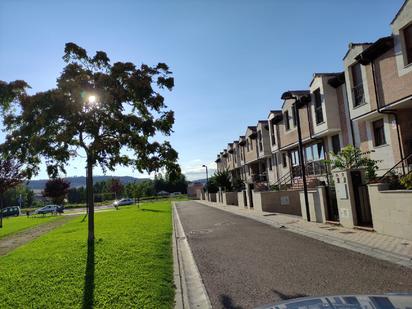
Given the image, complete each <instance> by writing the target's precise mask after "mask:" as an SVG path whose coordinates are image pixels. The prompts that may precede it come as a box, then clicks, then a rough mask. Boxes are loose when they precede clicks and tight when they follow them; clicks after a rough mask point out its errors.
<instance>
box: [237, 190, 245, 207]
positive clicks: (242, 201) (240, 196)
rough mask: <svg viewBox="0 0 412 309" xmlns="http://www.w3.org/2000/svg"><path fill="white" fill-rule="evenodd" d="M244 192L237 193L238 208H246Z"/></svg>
mask: <svg viewBox="0 0 412 309" xmlns="http://www.w3.org/2000/svg"><path fill="white" fill-rule="evenodd" d="M245 196H246V195H245V191H242V192H238V193H237V202H238V206H239V207H243V208H247V204H246V203H245V202H246V201H245V198H244V197H245Z"/></svg>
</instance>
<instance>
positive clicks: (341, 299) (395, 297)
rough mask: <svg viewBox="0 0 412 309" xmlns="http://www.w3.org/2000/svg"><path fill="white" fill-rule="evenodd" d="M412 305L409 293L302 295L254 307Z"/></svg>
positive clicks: (354, 308)
mask: <svg viewBox="0 0 412 309" xmlns="http://www.w3.org/2000/svg"><path fill="white" fill-rule="evenodd" d="M411 306H412V292H411V293H389V294H384V295H379V294H377V295H334V296H319V297H302V298H295V299H289V300H287V301H283V302H280V303H275V304H270V305H264V306H260V307H257V308H255V309H272V308H273V309H317V308H319V309H321V308H322V309H335V308H336V309H337V308H345V309H386V308H388V309H391V308H393V309H395V308H396V309H406V308H411Z"/></svg>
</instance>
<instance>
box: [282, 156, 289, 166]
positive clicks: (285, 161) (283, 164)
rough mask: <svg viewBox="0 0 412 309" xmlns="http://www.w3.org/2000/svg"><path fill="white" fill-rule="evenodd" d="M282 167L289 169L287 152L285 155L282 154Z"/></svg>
mask: <svg viewBox="0 0 412 309" xmlns="http://www.w3.org/2000/svg"><path fill="white" fill-rule="evenodd" d="M282 166H283V168H287V167H288V162H287V155H286V152H283V153H282Z"/></svg>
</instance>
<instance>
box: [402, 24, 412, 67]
mask: <svg viewBox="0 0 412 309" xmlns="http://www.w3.org/2000/svg"><path fill="white" fill-rule="evenodd" d="M403 37H404V40H405V52H406V62H407V64H411V63H412V24H411V25H409V26H408V27H406V28H405V29H404V30H403Z"/></svg>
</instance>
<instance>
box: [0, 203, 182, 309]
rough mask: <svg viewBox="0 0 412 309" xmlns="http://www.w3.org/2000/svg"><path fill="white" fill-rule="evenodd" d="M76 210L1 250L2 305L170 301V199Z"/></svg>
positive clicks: (155, 304) (167, 304)
mask: <svg viewBox="0 0 412 309" xmlns="http://www.w3.org/2000/svg"><path fill="white" fill-rule="evenodd" d="M95 220H96V222H95V223H96V242H95V245H94V248H93V247H90V248H89V252H88V246H87V241H86V238H87V222H81V218H79V217H77V218H74V219H73V220H71V221H69V222H68V223H66V224H65V225H63V226H62V227H59V228H57V229H56V230H54V231H52V232H50V233H48V234H46V235H43V236H41V237H40V238H38V239H36V240H35V241H33V242H31V243H28V244H26V245H25V246H22V247H20V248H18V249H16V250H15V251H13V252H11V253H10V254H9V255H6V256H3V257H0V283H1V284H0V295H1V297H0V308H27V307H31V308H80V307H82V308H92V305H93V306H94V307H95V308H172V307H173V303H174V288H173V259H172V249H171V236H172V218H171V206H170V202H158V203H151V204H150V205H142V207H141V208H140V209H138V208H137V207H135V206H129V207H121V208H120V210H119V211H110V212H101V213H96V217H95Z"/></svg>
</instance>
